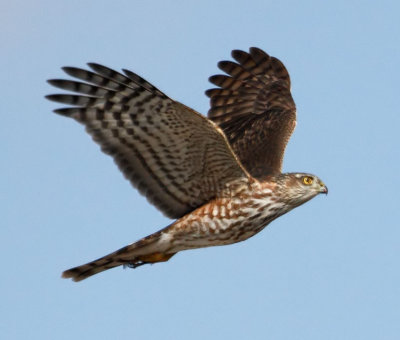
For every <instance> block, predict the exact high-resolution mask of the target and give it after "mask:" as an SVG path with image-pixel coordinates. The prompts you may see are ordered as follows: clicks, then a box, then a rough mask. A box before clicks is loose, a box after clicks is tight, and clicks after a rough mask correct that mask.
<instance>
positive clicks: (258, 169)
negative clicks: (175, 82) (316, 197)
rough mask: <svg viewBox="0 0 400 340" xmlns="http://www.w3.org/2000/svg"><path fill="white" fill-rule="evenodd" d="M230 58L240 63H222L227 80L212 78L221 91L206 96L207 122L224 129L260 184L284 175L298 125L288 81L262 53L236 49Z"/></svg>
mask: <svg viewBox="0 0 400 340" xmlns="http://www.w3.org/2000/svg"><path fill="white" fill-rule="evenodd" d="M232 57H233V58H234V59H235V60H236V61H237V63H235V62H232V61H221V62H220V63H219V64H218V67H219V68H220V69H221V70H222V71H224V72H225V73H227V74H228V75H229V76H228V75H215V76H212V77H210V82H211V83H213V84H215V85H217V86H219V88H215V89H210V90H208V91H206V94H207V96H209V97H210V103H211V108H210V110H209V112H208V117H209V118H210V119H211V120H213V121H214V122H215V123H217V124H218V125H219V126H220V127H221V128H222V130H223V131H224V133H225V135H226V137H227V138H228V140H229V143H230V144H231V147H232V149H233V151H234V152H235V153H236V155H237V157H238V158H239V159H240V161H241V162H242V164H243V166H244V167H245V168H246V170H247V171H248V172H249V173H250V174H251V175H252V176H254V177H256V178H258V179H262V178H264V177H265V176H267V175H268V174H272V173H278V172H280V171H281V168H282V160H283V154H284V151H285V148H286V144H287V142H288V141H289V138H290V136H291V134H292V132H293V130H294V127H295V125H296V107H295V104H294V101H293V98H292V96H291V94H290V78H289V74H288V72H287V70H286V68H285V66H284V65H283V64H282V63H281V62H280V61H279V60H278V59H276V58H274V57H270V56H269V55H268V54H266V53H265V52H263V51H262V50H260V49H258V48H255V47H252V48H250V53H247V52H244V51H240V50H234V51H232Z"/></svg>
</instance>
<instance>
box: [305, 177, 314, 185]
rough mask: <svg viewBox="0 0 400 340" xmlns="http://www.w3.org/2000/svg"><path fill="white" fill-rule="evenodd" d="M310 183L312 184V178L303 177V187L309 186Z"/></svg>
mask: <svg viewBox="0 0 400 340" xmlns="http://www.w3.org/2000/svg"><path fill="white" fill-rule="evenodd" d="M312 182H313V178H312V177H310V176H304V177H303V183H304V184H305V185H311V184H312Z"/></svg>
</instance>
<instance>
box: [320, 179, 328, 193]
mask: <svg viewBox="0 0 400 340" xmlns="http://www.w3.org/2000/svg"><path fill="white" fill-rule="evenodd" d="M319 192H320V193H321V194H325V195H328V187H327V186H326V185H325V184H324V183H322V182H321V183H320V189H319Z"/></svg>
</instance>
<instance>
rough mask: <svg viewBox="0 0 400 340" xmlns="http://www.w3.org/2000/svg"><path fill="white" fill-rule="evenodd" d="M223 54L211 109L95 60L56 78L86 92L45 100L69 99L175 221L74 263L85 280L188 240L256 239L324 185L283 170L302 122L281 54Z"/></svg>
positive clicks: (170, 251)
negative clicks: (199, 110)
mask: <svg viewBox="0 0 400 340" xmlns="http://www.w3.org/2000/svg"><path fill="white" fill-rule="evenodd" d="M232 57H233V59H234V60H235V61H221V62H220V63H219V64H218V66H219V68H220V69H221V70H222V71H224V72H225V73H226V74H224V75H215V76H212V77H211V78H210V82H211V83H213V84H214V85H216V88H213V89H210V90H208V91H206V94H207V96H208V97H210V103H211V108H210V110H209V112H208V118H206V117H205V116H203V115H201V114H199V113H197V112H196V111H194V110H192V109H191V108H189V107H187V106H185V105H183V104H181V103H179V102H177V101H175V100H173V99H171V98H169V97H168V96H166V95H165V94H164V93H163V92H161V91H160V90H159V89H157V88H156V87H154V86H153V85H151V84H150V83H148V82H147V81H146V80H144V79H143V78H141V77H140V76H138V75H137V74H135V73H132V72H131V71H128V70H123V73H120V72H116V71H114V70H112V69H109V68H107V67H105V66H102V65H99V64H95V63H89V64H88V66H89V67H90V69H91V71H88V70H84V69H80V68H76V67H64V68H63V70H64V71H65V72H66V73H67V74H68V75H70V76H72V77H74V78H76V79H78V80H62V79H52V80H49V83H50V84H51V85H53V86H55V87H57V88H60V89H63V90H68V91H72V92H76V93H78V94H53V95H49V96H47V99H50V100H52V101H56V102H59V103H63V104H68V105H71V107H65V108H60V109H56V110H54V112H56V113H58V114H60V115H63V116H67V117H71V118H74V119H75V120H77V121H78V122H79V123H81V124H83V125H84V126H85V127H86V130H87V132H88V133H89V134H90V135H91V136H92V138H93V140H94V141H95V142H96V143H98V144H99V145H100V147H101V149H102V150H103V152H105V153H106V154H108V155H110V156H112V157H113V159H114V160H115V162H116V163H117V165H118V167H119V169H120V170H121V171H122V173H123V174H124V175H125V177H126V178H127V179H128V180H129V181H130V182H131V183H132V185H133V186H134V187H135V188H137V189H138V190H139V192H140V193H141V194H142V195H144V196H146V198H147V199H148V200H149V202H151V203H152V204H154V205H155V206H156V207H157V208H158V209H159V210H160V211H162V212H163V213H164V214H165V215H166V216H168V217H170V218H172V219H176V220H175V221H174V222H173V223H171V224H170V225H169V226H167V227H165V228H164V229H161V230H160V231H157V232H155V233H154V234H151V235H149V236H147V237H144V238H142V239H140V240H139V241H137V242H134V243H132V244H130V245H128V246H126V247H124V248H121V249H119V250H117V251H115V252H113V253H111V254H109V255H106V256H104V257H102V258H100V259H98V260H95V261H93V262H90V263H87V264H84V265H82V266H79V267H75V268H72V269H69V270H67V271H65V272H64V273H63V275H62V276H63V277H64V278H72V279H73V280H74V281H81V280H83V279H86V278H87V277H89V276H91V275H94V274H97V273H99V272H102V271H104V270H107V269H110V268H113V267H117V266H120V265H124V266H128V267H132V268H135V267H137V266H140V265H143V264H146V263H155V262H163V261H167V260H169V259H170V258H171V257H172V256H173V255H175V254H176V253H177V252H180V251H182V250H187V249H194V248H201V247H210V246H219V245H226V244H232V243H235V242H240V241H244V240H246V239H248V238H249V237H251V236H253V235H255V234H256V233H258V232H259V231H261V230H262V229H263V228H265V226H267V225H268V224H269V223H270V222H271V221H273V220H274V219H276V218H277V217H279V216H281V215H283V214H285V213H287V212H288V211H290V210H292V209H293V208H295V207H297V206H299V205H301V204H303V203H305V202H307V201H308V200H310V199H312V198H313V197H315V196H316V195H318V194H320V193H325V194H326V193H327V192H328V189H327V187H326V186H325V185H324V184H323V183H322V181H321V180H320V179H319V178H318V177H316V176H314V175H311V174H307V173H281V168H282V160H283V154H284V151H285V147H286V144H287V142H288V140H289V138H290V136H291V134H292V132H293V130H294V127H295V125H296V107H295V104H294V101H293V98H292V96H291V94H290V78H289V74H288V72H287V70H286V68H285V66H284V65H283V64H282V63H281V62H280V61H279V60H278V59H276V58H274V57H271V56H269V55H268V54H267V53H265V52H263V51H262V50H260V49H258V48H255V47H252V48H250V50H249V53H247V52H244V51H240V50H234V51H232Z"/></svg>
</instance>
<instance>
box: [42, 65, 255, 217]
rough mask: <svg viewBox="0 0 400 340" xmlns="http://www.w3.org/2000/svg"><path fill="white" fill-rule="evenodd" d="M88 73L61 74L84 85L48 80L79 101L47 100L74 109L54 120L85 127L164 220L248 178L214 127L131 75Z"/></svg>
mask: <svg viewBox="0 0 400 340" xmlns="http://www.w3.org/2000/svg"><path fill="white" fill-rule="evenodd" d="M88 65H89V67H90V68H91V69H92V70H93V71H94V72H91V71H87V70H83V69H79V68H74V67H64V68H63V70H64V71H65V72H66V73H67V74H69V75H70V76H72V77H75V78H78V79H80V80H83V81H85V82H80V81H73V80H62V79H53V80H49V83H50V84H51V85H53V86H55V87H58V88H61V89H63V90H69V91H73V92H77V93H79V94H77V95H75V94H54V95H49V96H47V98H48V99H50V100H53V101H56V102H60V103H64V104H69V105H73V106H74V107H67V108H61V109H56V110H55V112H56V113H58V114H61V115H64V116H68V117H72V118H74V119H75V120H77V121H78V122H79V123H82V124H83V125H85V126H86V129H87V131H88V132H89V134H90V135H92V137H93V139H94V141H95V142H97V143H98V144H100V146H101V149H102V150H103V151H104V152H105V153H107V154H109V155H111V156H112V157H113V158H114V160H115V162H116V163H117V165H118V166H119V168H120V170H121V171H122V172H123V173H124V175H125V177H126V178H127V179H128V180H129V181H130V182H131V183H132V184H133V186H134V187H136V188H137V189H138V190H139V192H140V193H142V194H143V195H145V196H146V197H147V199H148V200H149V201H150V202H151V203H153V204H154V205H155V206H156V207H157V208H158V209H160V210H161V211H162V212H163V213H164V214H165V215H167V216H169V217H171V218H179V217H181V216H183V215H184V214H185V213H188V212H190V211H192V210H193V209H194V208H196V207H198V206H200V205H202V204H204V203H205V202H207V201H209V200H210V199H212V198H214V197H216V196H218V195H221V193H223V191H224V190H225V189H227V186H229V184H230V183H231V182H235V181H236V180H239V182H240V180H241V179H243V178H247V177H248V174H247V172H246V171H245V170H244V169H243V167H242V166H241V164H240V162H239V161H238V160H237V158H236V156H235V155H234V153H233V152H232V149H231V148H230V146H229V143H228V141H227V140H226V137H225V136H224V134H223V133H222V131H221V130H220V129H219V128H218V126H217V125H216V124H214V123H213V122H212V121H210V120H208V119H207V118H206V117H204V116H201V115H200V114H198V113H197V112H195V111H193V110H191V109H190V108H188V107H186V106H185V105H183V104H180V103H178V102H176V101H173V100H172V99H170V98H168V97H167V96H166V95H165V94H164V93H162V92H161V91H159V90H158V89H157V88H155V87H154V86H153V85H151V84H150V83H148V82H147V81H145V80H144V79H142V78H141V77H139V76H138V75H136V74H134V73H132V72H130V71H127V70H124V73H125V74H122V73H119V72H116V71H113V70H111V69H109V68H107V67H104V66H101V65H98V64H94V63H90V64H88Z"/></svg>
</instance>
